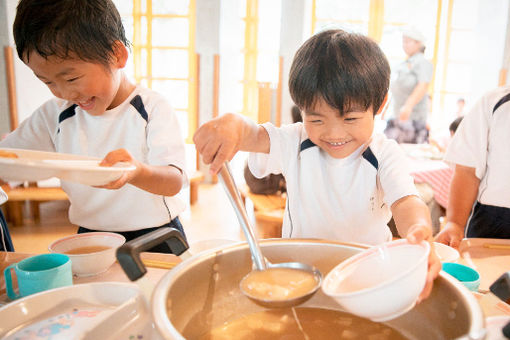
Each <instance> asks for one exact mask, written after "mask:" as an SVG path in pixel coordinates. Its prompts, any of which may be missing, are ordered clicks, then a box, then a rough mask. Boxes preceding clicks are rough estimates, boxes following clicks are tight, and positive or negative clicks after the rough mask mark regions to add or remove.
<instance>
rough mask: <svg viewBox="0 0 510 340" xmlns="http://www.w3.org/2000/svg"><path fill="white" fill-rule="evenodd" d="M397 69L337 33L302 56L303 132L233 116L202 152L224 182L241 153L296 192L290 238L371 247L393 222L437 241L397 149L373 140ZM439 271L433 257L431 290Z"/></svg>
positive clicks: (295, 89) (220, 121) (299, 97)
mask: <svg viewBox="0 0 510 340" xmlns="http://www.w3.org/2000/svg"><path fill="white" fill-rule="evenodd" d="M389 76H390V68H389V65H388V61H387V60H386V58H385V56H384V54H383V53H382V51H381V50H380V48H379V47H378V46H377V44H376V43H375V42H373V41H372V40H370V39H369V38H367V37H364V36H362V35H359V34H350V33H347V32H344V31H341V30H330V31H325V32H322V33H319V34H317V35H315V36H313V37H311V38H310V39H309V40H308V41H307V42H305V43H304V45H303V46H302V47H301V48H300V49H299V50H298V52H297V54H296V56H295V57H294V61H293V64H292V67H291V70H290V76H289V90H290V93H291V96H292V99H293V100H294V102H295V103H296V104H297V105H298V107H299V108H300V109H301V110H302V112H303V115H304V116H303V123H295V124H291V125H286V126H282V127H281V128H277V127H275V126H274V125H272V124H270V123H266V124H263V125H256V124H254V123H253V122H251V121H249V120H247V119H245V118H243V117H242V116H238V115H234V114H226V115H223V116H221V117H219V118H217V119H214V120H212V121H210V122H208V123H206V124H204V125H203V126H201V127H200V128H199V129H198V131H197V132H196V134H195V136H194V141H195V143H196V147H197V150H198V151H199V152H200V153H201V154H202V156H203V160H204V162H205V163H211V167H210V170H211V172H213V173H216V172H217V171H218V170H219V169H220V167H221V166H222V164H223V163H224V162H225V161H228V160H229V159H231V158H232V157H233V156H234V154H235V153H236V152H237V151H238V150H243V151H251V152H254V153H252V154H250V157H249V166H250V169H251V171H252V172H253V174H254V175H255V176H257V177H262V176H265V175H267V174H270V173H274V174H278V173H282V174H283V175H284V176H285V179H286V182H287V197H288V200H287V207H286V213H285V216H284V222H283V231H282V235H283V237H299V238H308V237H318V238H324V239H333V240H340V241H349V242H360V243H365V244H380V243H383V242H386V241H389V240H391V232H390V230H389V228H388V226H387V223H388V221H389V220H390V218H391V214H392V213H393V217H394V219H395V222H396V225H397V228H398V230H399V233H400V234H401V235H403V236H407V238H408V239H409V241H410V242H413V243H416V242H420V241H422V240H426V239H429V238H430V237H431V233H432V232H431V230H432V229H431V221H430V214H429V211H428V208H427V206H426V205H425V204H424V203H423V202H422V201H421V200H420V199H419V198H418V193H417V191H416V188H415V187H414V184H413V179H412V177H411V176H410V175H409V173H408V172H407V171H406V170H405V167H404V165H405V155H404V153H403V152H402V151H401V149H400V148H399V146H398V145H397V143H396V142H394V141H391V140H388V139H386V138H385V137H384V136H383V135H374V134H373V128H374V116H375V114H376V113H378V109H379V108H380V107H382V106H383V102H384V100H385V96H386V94H387V92H388V86H389ZM439 270H440V264H439V261H438V260H437V258H436V257H435V256H434V254H433V252H431V257H430V260H429V274H428V277H427V280H428V281H427V286H426V288H425V289H424V291H423V294H422V298H423V297H425V296H427V295H428V294H429V293H430V290H431V289H432V281H433V279H434V277H436V276H437V274H438V272H439Z"/></svg>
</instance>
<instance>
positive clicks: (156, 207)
mask: <svg viewBox="0 0 510 340" xmlns="http://www.w3.org/2000/svg"><path fill="white" fill-rule="evenodd" d="M13 30H14V40H15V42H16V49H17V52H18V56H19V57H20V59H21V60H23V62H24V63H25V64H26V65H27V66H28V67H29V68H30V69H31V70H32V71H33V72H34V74H35V75H36V76H37V77H38V78H39V79H40V80H41V81H42V82H44V83H45V84H46V85H47V86H48V88H49V89H50V90H51V92H52V93H53V95H54V96H55V97H56V98H53V99H51V100H49V101H47V102H46V103H44V104H43V105H42V106H40V107H39V108H38V109H37V110H36V111H35V112H34V113H33V114H32V115H31V116H30V117H29V118H27V119H26V120H25V121H24V122H23V123H22V124H21V125H20V126H19V128H18V129H16V130H15V131H13V132H12V133H11V134H9V135H8V136H7V138H6V139H5V140H3V141H2V142H1V143H0V146H1V147H9V148H21V149H33V150H41V151H52V152H61V153H70V154H77V155H85V156H93V157H98V158H101V159H102V161H101V163H100V165H101V166H113V165H114V164H116V163H118V162H125V163H129V164H132V165H134V166H135V168H136V169H135V170H134V171H126V172H125V173H124V174H123V175H122V176H121V177H120V178H119V179H117V180H115V181H112V182H110V183H108V184H106V185H104V186H101V187H89V186H85V185H82V184H78V183H71V182H67V181H63V182H62V188H63V189H64V191H65V192H66V193H67V194H68V196H69V200H70V202H71V206H70V208H69V219H70V221H71V222H72V223H73V224H76V225H78V226H80V227H79V230H78V232H79V233H81V232H89V231H111V232H119V233H121V234H122V235H124V236H125V237H126V239H127V240H130V239H133V238H136V237H137V236H140V235H142V234H145V233H147V232H150V231H152V230H155V229H157V228H160V227H163V226H171V227H174V228H176V229H178V230H180V231H181V232H182V233H184V231H183V228H182V225H181V223H180V221H179V217H178V216H179V214H180V213H181V212H182V211H183V210H184V208H185V204H184V202H183V201H182V200H180V199H179V198H178V197H176V196H175V195H176V194H178V193H179V191H180V190H181V188H182V187H183V186H184V185H186V184H187V182H188V179H187V176H186V173H185V171H184V167H185V158H184V140H183V138H182V137H181V133H180V128H179V123H178V120H177V117H176V115H175V112H174V111H173V109H172V108H171V106H170V105H169V103H168V102H167V101H166V99H165V98H164V97H163V96H161V95H159V94H157V93H156V92H154V91H152V90H149V89H146V88H144V87H142V86H139V85H135V84H134V83H132V82H131V81H130V80H129V79H128V78H127V76H126V74H125V73H124V71H123V68H124V67H125V65H126V62H127V59H128V49H127V46H128V45H129V42H128V41H127V39H126V36H125V33H124V27H123V26H122V22H121V18H120V15H119V12H118V11H117V9H116V8H115V5H114V4H113V2H112V1H111V0H87V1H82V0H75V1H69V0H65V1H64V0H47V1H34V0H22V1H20V2H19V4H18V7H17V13H16V18H15V21H14V26H13ZM152 250H153V251H162V252H165V251H168V247H167V246H166V245H165V244H163V245H160V246H159V247H158V248H157V249H154V248H153V249H152Z"/></svg>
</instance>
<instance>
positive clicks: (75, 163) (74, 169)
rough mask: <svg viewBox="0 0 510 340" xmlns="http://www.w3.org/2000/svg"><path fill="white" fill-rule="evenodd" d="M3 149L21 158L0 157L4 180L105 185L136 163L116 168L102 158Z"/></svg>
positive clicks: (122, 164)
mask: <svg viewBox="0 0 510 340" xmlns="http://www.w3.org/2000/svg"><path fill="white" fill-rule="evenodd" d="M0 150H4V151H8V152H13V153H15V154H17V155H18V158H3V157H0V178H1V179H3V180H4V181H30V182H37V181H40V180H44V179H48V178H51V177H57V178H60V179H61V180H64V181H71V182H78V183H81V184H85V185H94V186H97V185H104V184H107V183H109V182H111V181H114V180H116V179H118V178H120V176H122V174H123V173H124V172H126V171H133V170H135V166H133V165H130V164H127V163H117V164H115V165H114V166H112V167H104V166H99V162H100V161H101V160H100V159H99V158H94V157H88V156H79V155H71V154H63V153H56V152H44V151H35V150H24V149H7V148H2V149H0Z"/></svg>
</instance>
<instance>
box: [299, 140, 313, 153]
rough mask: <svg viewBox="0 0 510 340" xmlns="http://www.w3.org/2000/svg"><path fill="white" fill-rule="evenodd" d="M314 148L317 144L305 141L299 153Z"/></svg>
mask: <svg viewBox="0 0 510 340" xmlns="http://www.w3.org/2000/svg"><path fill="white" fill-rule="evenodd" d="M312 146H315V144H314V143H313V142H312V141H311V140H310V139H307V140H304V141H303V142H302V143H301V146H300V147H299V152H301V151H304V150H306V149H308V148H311V147H312Z"/></svg>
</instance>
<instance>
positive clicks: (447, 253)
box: [434, 242, 460, 262]
mask: <svg viewBox="0 0 510 340" xmlns="http://www.w3.org/2000/svg"><path fill="white" fill-rule="evenodd" d="M434 249H435V250H436V254H437V257H439V260H440V261H441V262H457V260H458V259H459V257H460V255H459V252H458V251H457V250H456V249H455V248H452V247H450V246H447V245H446V244H443V243H439V242H434Z"/></svg>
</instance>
